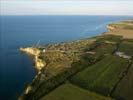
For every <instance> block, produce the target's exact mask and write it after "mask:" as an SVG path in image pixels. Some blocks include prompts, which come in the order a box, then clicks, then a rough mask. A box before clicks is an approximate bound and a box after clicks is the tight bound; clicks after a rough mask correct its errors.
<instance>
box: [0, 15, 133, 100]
mask: <svg viewBox="0 0 133 100" xmlns="http://www.w3.org/2000/svg"><path fill="white" fill-rule="evenodd" d="M126 19H133V17H128V16H0V86H1V87H0V100H15V99H16V98H17V97H18V96H19V95H20V93H21V92H22V90H23V88H24V86H25V84H27V83H29V82H30V81H31V80H32V79H33V77H34V76H35V70H34V68H33V66H32V61H31V59H30V58H29V57H28V56H27V55H25V54H22V53H21V52H20V51H19V48H20V47H21V46H31V45H33V44H35V43H37V41H38V40H40V43H41V44H47V43H55V42H64V41H71V40H76V39H82V38H87V37H91V36H95V35H98V34H101V33H103V32H105V31H107V29H106V25H107V24H108V23H111V22H117V21H121V20H126Z"/></svg>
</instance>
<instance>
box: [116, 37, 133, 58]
mask: <svg viewBox="0 0 133 100" xmlns="http://www.w3.org/2000/svg"><path fill="white" fill-rule="evenodd" d="M118 51H120V52H124V53H125V54H127V55H129V56H133V39H132V41H131V40H123V41H122V42H121V43H120V46H119V49H118Z"/></svg>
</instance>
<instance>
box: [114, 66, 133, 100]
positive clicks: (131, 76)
mask: <svg viewBox="0 0 133 100" xmlns="http://www.w3.org/2000/svg"><path fill="white" fill-rule="evenodd" d="M113 96H114V97H116V98H118V99H121V100H133V64H132V66H131V67H130V69H129V71H128V73H127V75H126V76H125V77H124V78H123V79H122V80H121V82H120V83H119V84H118V86H117V88H116V90H115V92H114V93H113Z"/></svg>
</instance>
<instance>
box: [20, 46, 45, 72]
mask: <svg viewBox="0 0 133 100" xmlns="http://www.w3.org/2000/svg"><path fill="white" fill-rule="evenodd" d="M20 51H22V52H25V53H27V54H29V55H31V56H33V59H34V63H35V68H36V69H37V71H40V70H41V69H42V68H43V67H45V65H46V63H45V61H43V60H42V59H40V58H39V55H40V53H41V51H40V50H39V49H37V48H34V47H27V48H20Z"/></svg>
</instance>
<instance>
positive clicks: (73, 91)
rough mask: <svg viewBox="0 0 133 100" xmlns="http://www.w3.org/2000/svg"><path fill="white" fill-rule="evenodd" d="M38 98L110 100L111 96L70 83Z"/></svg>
mask: <svg viewBox="0 0 133 100" xmlns="http://www.w3.org/2000/svg"><path fill="white" fill-rule="evenodd" d="M40 100H112V99H111V98H108V97H105V96H101V95H99V94H96V93H93V92H89V91H87V90H84V89H82V88H79V87H77V86H74V85H72V84H68V83H67V84H64V85H61V86H59V87H58V88H56V89H55V90H54V91H52V92H51V93H49V94H48V95H46V96H44V97H42V98H41V99H40Z"/></svg>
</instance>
